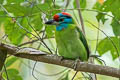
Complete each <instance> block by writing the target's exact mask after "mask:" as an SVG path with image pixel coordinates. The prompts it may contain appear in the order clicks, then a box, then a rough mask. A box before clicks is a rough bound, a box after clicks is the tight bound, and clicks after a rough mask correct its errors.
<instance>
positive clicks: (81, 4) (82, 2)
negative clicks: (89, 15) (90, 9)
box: [73, 0, 86, 8]
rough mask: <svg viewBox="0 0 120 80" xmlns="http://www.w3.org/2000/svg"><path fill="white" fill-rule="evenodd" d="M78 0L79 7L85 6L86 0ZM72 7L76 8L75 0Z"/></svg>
mask: <svg viewBox="0 0 120 80" xmlns="http://www.w3.org/2000/svg"><path fill="white" fill-rule="evenodd" d="M79 2H80V8H85V7H86V0H79ZM73 5H74V8H77V6H76V5H77V4H76V0H74V2H73Z"/></svg>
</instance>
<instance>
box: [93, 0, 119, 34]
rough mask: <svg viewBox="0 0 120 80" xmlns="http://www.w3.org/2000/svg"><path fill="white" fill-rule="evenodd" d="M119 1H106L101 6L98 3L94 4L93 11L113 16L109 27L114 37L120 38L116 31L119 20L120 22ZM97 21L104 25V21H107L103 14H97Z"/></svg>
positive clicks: (117, 30)
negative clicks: (109, 13) (108, 13)
mask: <svg viewBox="0 0 120 80" xmlns="http://www.w3.org/2000/svg"><path fill="white" fill-rule="evenodd" d="M119 5H120V0H106V1H105V2H104V3H103V4H100V3H98V2H97V3H96V4H95V6H94V7H93V8H94V9H97V10H99V11H101V12H111V13H112V15H113V16H114V17H113V19H112V23H111V26H112V28H113V32H114V34H115V35H116V36H120V30H119V29H118V27H119V26H120V23H119V20H120V15H119V13H120V6H119ZM96 18H97V20H98V21H100V20H101V21H102V22H103V23H105V21H106V20H107V19H106V18H105V14H104V13H98V15H97V16H96Z"/></svg>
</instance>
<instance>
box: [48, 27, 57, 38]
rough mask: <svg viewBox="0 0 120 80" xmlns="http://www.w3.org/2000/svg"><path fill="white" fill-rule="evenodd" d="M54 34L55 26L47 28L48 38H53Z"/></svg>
mask: <svg viewBox="0 0 120 80" xmlns="http://www.w3.org/2000/svg"><path fill="white" fill-rule="evenodd" d="M54 32H55V26H46V34H47V37H48V38H50V37H53V36H54Z"/></svg>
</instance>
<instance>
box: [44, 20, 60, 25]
mask: <svg viewBox="0 0 120 80" xmlns="http://www.w3.org/2000/svg"><path fill="white" fill-rule="evenodd" d="M45 24H48V25H57V24H58V22H56V21H55V20H49V21H47V22H45Z"/></svg>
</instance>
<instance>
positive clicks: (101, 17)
mask: <svg viewBox="0 0 120 80" xmlns="http://www.w3.org/2000/svg"><path fill="white" fill-rule="evenodd" d="M96 18H97V20H98V22H99V21H100V20H101V21H102V22H103V24H104V23H105V21H106V20H107V19H106V18H105V14H103V13H99V14H98V15H97V16H96Z"/></svg>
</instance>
